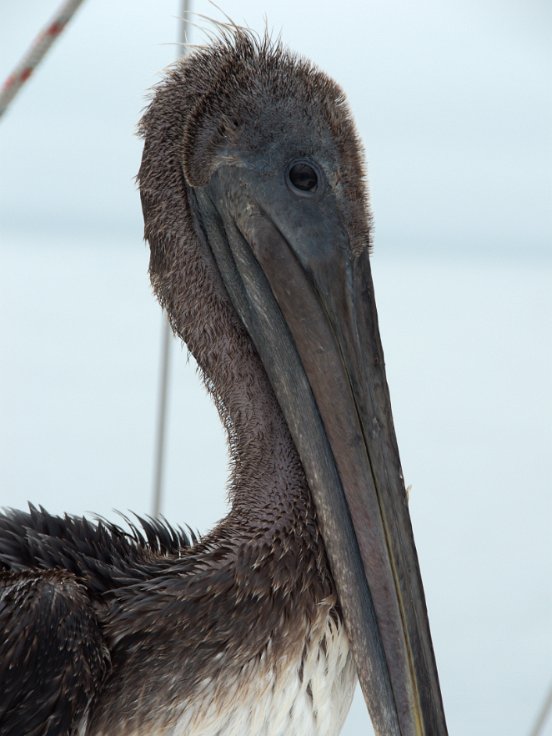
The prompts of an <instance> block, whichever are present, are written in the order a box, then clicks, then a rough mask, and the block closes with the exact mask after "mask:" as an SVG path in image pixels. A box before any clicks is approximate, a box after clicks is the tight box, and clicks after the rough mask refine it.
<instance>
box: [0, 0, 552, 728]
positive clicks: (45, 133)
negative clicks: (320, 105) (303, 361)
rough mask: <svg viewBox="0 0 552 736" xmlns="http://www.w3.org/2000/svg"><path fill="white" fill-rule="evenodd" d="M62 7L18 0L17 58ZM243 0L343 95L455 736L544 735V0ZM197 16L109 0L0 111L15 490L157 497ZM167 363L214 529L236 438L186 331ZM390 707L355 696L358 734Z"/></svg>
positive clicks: (90, 505)
mask: <svg viewBox="0 0 552 736" xmlns="http://www.w3.org/2000/svg"><path fill="white" fill-rule="evenodd" d="M56 6H57V3H56V2H50V0H48V1H46V0H41V1H40V2H39V1H38V0H27V1H26V2H25V3H21V2H19V1H18V0H6V1H5V2H4V3H2V5H1V7H0V76H7V74H8V73H9V71H10V70H11V67H12V66H13V65H14V63H15V62H16V61H17V60H18V59H19V57H20V55H21V53H22V52H23V50H24V49H26V47H27V45H28V43H29V42H30V40H31V39H32V38H33V36H34V35H35V33H36V32H37V31H38V29H39V28H40V27H41V25H42V23H43V22H45V21H46V20H47V19H48V18H49V17H50V15H51V13H52V12H53V11H54V10H55V8H56ZM223 8H224V10H225V11H226V12H228V13H229V14H230V15H231V16H232V17H233V18H234V19H235V20H236V21H237V22H240V23H244V22H245V23H247V24H248V25H250V26H251V27H253V28H255V29H258V30H261V29H262V28H263V27H264V23H265V15H266V16H267V22H268V25H269V28H270V29H272V30H273V31H274V32H275V33H276V34H277V33H280V32H281V35H282V38H283V40H284V42H285V43H286V44H287V45H289V47H291V48H292V49H294V50H296V51H297V52H299V53H301V54H303V55H305V56H307V57H309V58H311V59H312V60H313V61H315V62H316V63H317V64H318V65H319V66H321V67H322V68H323V69H324V70H325V71H327V72H328V73H330V74H331V75H332V76H333V77H334V78H335V79H336V80H337V81H338V82H339V83H340V84H341V85H342V86H343V88H344V89H345V91H346V93H347V95H348V98H349V102H350V104H351V107H352V109H353V112H354V115H355V119H356V121H357V125H358V128H359V132H360V135H361V138H362V140H363V141H364V144H365V148H366V160H367V171H368V179H369V182H370V190H371V201H372V206H373V210H374V218H375V251H374V256H373V270H374V281H375V286H376V295H377V299H378V308H379V314H380V323H381V330H382V338H383V343H384V347H385V351H386V360H387V370H388V379H389V383H390V387H391V395H392V400H393V407H394V416H395V422H396V426H397V434H398V440H399V446H400V448H401V456H402V462H403V467H404V470H405V476H406V480H407V483H411V484H412V487H413V488H412V493H411V502H410V505H411V513H412V517H413V526H414V531H415V536H416V540H417V546H418V552H419V556H420V560H421V566H422V575H423V579H424V584H425V588H426V596H427V600H428V607H429V612H430V620H431V625H432V632H433V638H434V644H435V650H436V654H437V660H438V663H439V669H440V676H441V684H442V689H443V695H444V699H445V707H446V710H447V714H448V719H449V726H450V731H451V733H454V734H459V735H460V736H462V735H464V734H465V735H466V736H479V735H481V736H483V735H484V734H485V735H486V734H489V733H500V734H501V736H509V735H510V734H511V735H512V736H514V735H515V736H518V735H519V734H524V733H527V734H528V733H529V729H530V725H531V723H532V721H533V720H534V718H535V716H536V712H537V710H538V707H539V705H540V703H541V702H542V699H543V697H544V694H545V691H546V688H547V687H548V684H549V683H550V680H551V679H552V671H551V668H550V661H552V637H551V636H550V621H551V617H552V605H551V591H550V580H551V579H552V576H551V573H552V570H551V562H552V560H551V554H550V551H549V546H550V545H549V540H550V538H551V533H552V529H551V526H552V524H551V519H552V513H551V512H552V509H551V503H550V479H549V461H548V456H549V451H550V445H551V441H552V427H551V421H550V416H552V390H551V388H550V378H549V377H550V374H551V372H552V349H551V344H550V337H549V336H550V334H551V327H552V325H551V321H552V320H551V316H552V295H551V292H552V290H551V289H550V283H551V276H552V248H551V241H552V239H551V235H552V219H551V218H552V216H551V211H552V210H551V207H550V204H551V172H552V166H551V164H552V151H551V149H552V143H551V135H550V131H551V130H552V119H551V118H552V104H551V97H550V92H549V81H548V80H549V78H550V71H551V68H550V67H551V58H550V56H551V52H550V48H551V44H550V30H551V18H550V5H549V3H546V2H534V1H533V2H521V1H520V2H513V1H511V0H503V1H502V2H498V0H497V1H496V2H495V1H494V0H483V1H482V2H475V1H472V0H465V1H464V2H462V3H442V2H419V3H409V2H383V0H382V1H381V2H380V1H377V2H369V3H367V2H348V3H343V4H342V5H341V6H339V8H338V9H337V10H336V7H335V5H330V4H329V3H324V2H297V0H296V1H295V2H288V1H287V0H283V1H281V2H278V3H274V4H271V5H269V4H268V3H263V2H262V1H259V0H257V1H256V2H253V0H251V1H250V2H238V1H237V0H236V2H228V3H225V4H223ZM194 9H195V10H196V11H197V12H198V13H204V14H207V15H211V16H212V15H215V16H217V17H220V16H218V13H217V11H216V9H214V8H213V7H212V6H210V5H209V4H208V3H206V2H202V3H200V2H199V0H198V1H197V4H196V5H195V6H194ZM178 15H179V7H178V3H177V2H175V1H174V0H171V1H170V2H169V0H160V1H158V2H155V3H154V2H138V1H137V0H133V1H132V2H131V1H130V0H119V2H117V3H110V2H107V0H88V2H85V3H84V4H83V6H82V8H81V9H80V10H79V11H78V14H77V15H76V17H75V19H74V21H73V22H72V24H71V25H70V26H69V27H68V28H67V30H66V32H65V33H64V35H63V36H62V38H61V39H60V40H59V41H58V43H57V44H56V46H55V47H54V48H53V49H52V51H51V54H50V55H49V56H48V58H47V59H46V60H45V62H44V64H43V66H42V67H41V68H40V69H39V70H38V71H37V72H36V74H35V75H34V76H33V78H31V80H30V81H29V83H28V84H27V87H26V88H25V89H24V90H23V91H22V92H21V94H20V95H19V97H18V98H17V99H16V100H15V101H14V103H13V106H12V108H11V109H10V110H9V111H8V113H7V114H6V115H5V116H4V118H3V119H1V120H0V258H1V261H2V276H3V279H2V289H1V291H0V300H1V305H2V309H0V334H2V341H3V342H2V349H1V353H0V359H1V362H0V373H1V379H2V380H1V381H0V443H1V447H2V448H3V449H2V451H1V452H0V504H2V505H4V504H5V505H8V506H17V507H21V506H23V505H24V504H25V503H26V501H27V500H33V501H34V502H36V503H42V504H44V505H45V506H46V507H47V508H49V509H50V510H52V511H54V512H62V511H65V510H67V511H71V512H74V513H84V512H86V511H96V512H98V513H102V514H105V515H110V516H113V509H120V510H123V511H126V510H127V509H129V508H130V509H133V510H135V511H137V512H144V511H148V510H149V508H150V503H151V479H152V454H153V443H154V429H155V412H156V401H157V380H158V359H159V345H160V327H161V315H160V312H159V309H158V307H157V305H156V304H155V301H154V299H153V297H152V295H151V293H150V289H149V285H148V283H147V276H146V270H147V249H146V246H144V244H143V242H142V222H141V212H140V206H139V199H138V195H137V192H136V187H135V183H134V176H135V174H136V171H137V169H138V166H139V161H140V154H141V143H140V141H139V140H138V139H137V138H136V136H135V135H134V130H135V126H136V122H137V120H138V119H139V116H140V112H141V110H142V109H143V108H144V105H145V104H146V101H147V98H146V91H147V90H148V89H149V88H151V86H152V85H153V84H155V83H156V82H157V81H158V80H159V79H160V78H161V74H162V70H163V68H164V67H165V66H166V65H167V64H168V63H170V62H171V61H172V60H173V58H174V57H175V55H176V53H177V46H176V45H175V39H176V37H177V28H176V26H177V16H178ZM197 23H198V24H199V25H200V26H205V25H206V22H205V21H204V20H202V19H201V18H198V19H197ZM201 39H202V34H201V32H200V30H199V29H197V28H195V27H194V28H193V29H192V32H191V41H192V42H201ZM171 371H172V381H171V403H170V412H169V414H170V422H169V445H168V452H167V480H166V495H165V501H164V511H165V513H166V515H167V517H168V518H169V519H170V520H171V521H174V522H177V523H190V524H191V525H192V526H193V527H195V528H199V529H200V530H202V531H205V530H206V529H208V528H209V527H210V526H212V525H213V524H214V523H215V522H216V520H217V519H219V518H220V517H221V516H222V515H223V514H224V513H225V508H226V507H225V492H224V487H225V482H226V466H225V444H224V436H223V433H222V430H221V429H220V426H219V424H218V419H217V417H216V413H215V410H214V408H213V407H212V406H211V404H210V402H209V399H208V397H207V396H206V394H205V391H204V390H203V389H202V388H201V386H200V384H199V381H198V379H197V376H196V375H195V369H194V363H193V360H192V359H189V358H188V356H187V354H186V351H185V349H183V348H182V347H181V346H179V345H177V344H176V343H175V344H174V345H173V351H172V363H171ZM368 723H369V720H368V717H367V715H366V712H365V708H364V705H363V702H362V699H361V698H357V699H356V700H355V704H354V706H353V710H352V713H351V716H350V718H349V720H348V722H347V725H346V728H345V730H344V733H345V734H346V736H356V735H358V734H361V733H362V734H365V733H370V731H369V725H368ZM544 733H545V734H546V736H550V734H552V725H551V724H550V723H549V724H548V730H546V731H545V732H544Z"/></svg>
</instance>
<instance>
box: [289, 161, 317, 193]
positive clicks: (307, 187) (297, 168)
mask: <svg viewBox="0 0 552 736" xmlns="http://www.w3.org/2000/svg"><path fill="white" fill-rule="evenodd" d="M288 178H289V181H290V183H291V187H292V189H295V190H298V192H297V193H298V194H300V193H302V192H307V193H308V192H315V191H316V189H317V187H318V174H317V173H316V171H315V170H314V168H313V167H312V166H311V165H310V164H309V163H307V162H306V161H297V162H296V163H294V164H292V165H291V166H290V167H289V171H288Z"/></svg>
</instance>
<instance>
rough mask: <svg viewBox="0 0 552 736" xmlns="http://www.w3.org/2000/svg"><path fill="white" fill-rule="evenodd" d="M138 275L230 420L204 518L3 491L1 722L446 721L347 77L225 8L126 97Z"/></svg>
mask: <svg viewBox="0 0 552 736" xmlns="http://www.w3.org/2000/svg"><path fill="white" fill-rule="evenodd" d="M140 133H141V135H142V136H143V138H144V152H143V158H142V164H141V167H140V172H139V175H138V182H139V187H140V194H141V199H142V207H143V214H144V222H145V237H146V239H147V241H148V242H149V245H150V250H151V259H150V276H151V281H152V284H153V288H154V291H155V293H156V295H157V297H158V299H159V301H160V303H161V305H162V306H163V307H164V308H165V310H166V311H167V314H168V316H169V319H170V321H171V325H172V327H173V329H174V331H175V333H176V334H177V335H179V336H180V337H181V338H182V339H183V340H184V341H185V343H186V344H187V346H188V348H189V349H190V351H191V352H192V353H193V355H194V356H195V358H196V360H197V363H198V366H199V370H200V372H201V375H202V377H203V380H204V381H205V384H206V386H207V388H208V390H209V392H210V394H211V396H212V397H213V400H214V401H215V404H216V406H217V408H218V411H219V414H220V416H221V420H222V422H223V423H224V426H225V428H226V431H227V434H228V444H229V449H230V456H231V464H230V467H231V477H230V485H229V487H230V494H229V495H230V502H231V503H230V511H229V513H228V515H227V516H226V518H225V519H223V520H222V521H221V522H220V523H219V524H218V525H217V526H216V527H215V528H214V529H213V530H212V531H211V532H210V533H208V534H207V535H206V536H205V537H203V538H202V539H196V538H193V537H192V538H190V537H189V536H187V535H186V534H184V533H183V532H182V531H181V530H180V529H177V528H172V527H170V526H168V525H167V524H165V523H161V522H159V521H153V520H140V519H139V520H138V521H136V522H135V523H134V524H131V525H130V527H129V528H126V530H124V529H122V528H120V527H118V526H116V525H114V524H112V523H108V522H105V521H97V522H91V521H88V520H86V519H83V518H77V517H73V516H69V515H66V516H64V517H63V518H61V517H56V516H51V515H49V514H48V513H47V512H46V511H45V510H43V509H41V508H38V509H37V508H35V507H31V508H30V510H29V511H28V512H22V511H11V512H7V513H6V514H5V515H4V516H2V517H0V647H1V649H0V736H12V735H13V736H15V734H17V736H20V735H21V734H26V735H27V736H45V735H48V736H54V735H55V734H75V735H77V734H78V735H79V736H107V735H108V734H110V735H111V734H120V735H121V736H131V735H132V736H138V734H140V735H144V736H149V735H151V736H153V735H154V734H155V736H161V735H163V736H169V735H171V736H184V735H185V736H223V735H224V736H238V734H239V735H240V736H247V735H250V736H284V735H285V736H303V735H304V736H315V735H317V736H334V735H335V734H338V733H339V731H340V729H341V726H342V724H343V721H344V719H345V716H346V714H347V711H348V709H349V705H350V702H351V697H352V693H353V689H354V686H355V682H356V680H357V677H358V679H359V681H360V684H361V687H362V690H363V693H364V696H365V699H366V702H367V706H368V709H369V711H370V715H371V718H372V721H373V723H374V728H375V731H376V733H377V734H378V736H399V735H401V736H421V735H422V734H425V736H442V735H443V734H446V724H445V718H444V714H443V707H442V702H441V695H440V690H439V682H438V677H437V670H436V666H435V660H434V655H433V649H432V644H431V637H430V632H429V624H428V620H427V613H426V608H425V601H424V593H423V587H422V583H421V578H420V573H419V568H418V562H417V556H416V550H415V546H414V541H413V536H412V530H411V525H410V518H409V513H408V506H407V499H406V493H405V489H404V483H403V477H402V471H401V466H400V460H399V454H398V449H397V443H396V438H395V433H394V428H393V420H392V414H391V405H390V400H389V394H388V388H387V382H386V378H385V368H384V359H383V351H382V347H381V342H380V338H379V332H378V325H377V311H376V305H375V301H374V291H373V286H372V280H371V273H370V262H369V249H370V216H369V210H368V205H367V199H366V193H365V187H364V170H363V164H362V154H361V148H360V144H359V141H358V138H357V134H356V131H355V127H354V124H353V121H352V118H351V115H350V112H349V110H348V107H347V105H346V102H345V98H344V95H343V92H342V91H341V89H340V88H339V87H338V86H337V85H336V84H335V83H334V82H333V81H332V80H330V79H329V78H328V77H327V76H326V75H325V74H324V73H322V72H321V71H319V70H318V69H316V68H315V67H314V66H313V65H312V64H310V63H309V62H308V61H305V60H303V59H300V58H298V57H296V56H294V55H293V54H291V53H289V52H287V51H285V50H284V49H283V48H282V47H281V46H280V45H279V44H274V43H272V42H270V40H268V39H267V38H266V37H265V38H260V39H259V38H256V37H255V36H254V35H253V34H252V33H250V32H249V31H245V30H243V29H238V28H235V29H233V30H231V31H226V32H225V33H223V34H222V38H220V39H219V40H217V41H216V42H214V43H213V44H212V45H210V46H208V47H205V48H201V49H199V50H197V51H195V52H194V53H192V54H190V55H189V56H188V57H187V58H186V59H185V60H182V61H180V62H179V63H178V64H177V65H175V66H174V67H173V68H172V69H171V70H170V72H169V73H168V75H167V76H166V78H165V79H164V81H163V82H162V83H161V84H160V86H159V87H158V88H157V89H156V91H155V93H154V95H153V99H152V101H151V104H150V106H149V108H148V109H147V111H146V113H145V115H144V117H143V119H142V121H141V123H140Z"/></svg>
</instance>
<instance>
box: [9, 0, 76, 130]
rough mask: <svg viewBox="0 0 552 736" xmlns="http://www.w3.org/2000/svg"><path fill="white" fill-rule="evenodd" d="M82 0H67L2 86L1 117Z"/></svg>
mask: <svg viewBox="0 0 552 736" xmlns="http://www.w3.org/2000/svg"><path fill="white" fill-rule="evenodd" d="M82 2H83V0H66V2H64V3H63V5H62V6H61V7H60V8H59V10H58V11H57V13H56V14H55V15H54V17H53V18H52V20H51V21H50V22H49V23H48V25H47V26H46V28H44V29H43V30H42V31H41V32H40V33H39V35H38V36H37V37H36V38H35V40H34V41H33V43H32V45H31V47H30V49H29V50H28V51H27V53H26V54H25V56H24V57H23V58H22V59H21V61H20V62H19V64H18V65H17V66H16V67H15V69H14V70H13V71H12V73H11V74H10V75H9V77H8V78H7V79H6V81H5V82H4V84H3V86H2V90H1V91H0V117H1V116H2V115H3V114H4V113H5V112H6V110H7V109H8V106H9V105H10V103H11V102H12V100H13V99H14V97H15V96H16V95H17V93H18V92H19V90H20V89H21V87H22V86H23V85H24V84H25V82H26V81H27V79H29V77H30V76H31V74H32V73H33V72H34V70H35V69H36V67H37V66H38V65H39V64H40V62H41V61H42V59H43V58H44V56H45V55H46V52H47V51H48V50H49V48H50V47H51V46H52V44H53V43H54V41H55V40H56V38H59V36H60V35H61V32H62V31H63V29H64V28H65V26H66V25H67V23H68V22H69V21H70V20H71V18H72V17H73V16H74V15H75V12H76V11H77V9H78V7H79V5H81V3H82Z"/></svg>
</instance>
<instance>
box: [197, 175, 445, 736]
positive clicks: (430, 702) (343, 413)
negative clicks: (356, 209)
mask: <svg viewBox="0 0 552 736" xmlns="http://www.w3.org/2000/svg"><path fill="white" fill-rule="evenodd" d="M284 189H285V187H284ZM193 196H195V197H197V204H198V205H199V206H197V207H196V208H195V210H196V212H201V213H202V219H201V222H200V223H198V227H197V228H196V229H197V230H198V231H199V232H201V233H203V235H204V236H205V240H206V242H207V243H208V246H209V248H210V249H211V252H212V254H213V256H214V259H215V262H216V264H217V267H218V270H219V271H220V273H221V276H222V279H223V281H224V284H225V287H226V289H227V292H228V294H229V297H230V299H231V300H232V302H233V304H234V307H235V308H236V310H237V312H238V314H239V315H240V317H241V319H242V321H243V323H244V324H245V327H246V329H247V330H248V332H249V334H250V335H251V338H252V340H253V342H254V344H255V346H256V349H257V351H258V353H259V355H260V358H261V360H262V362H263V364H264V366H265V369H266V371H267V374H268V376H269V379H270V381H271V384H272V386H273V389H274V392H275V394H276V397H277V399H278V402H279V404H280V406H281V409H282V412H283V414H284V416H285V418H286V421H287V424H288V427H289V430H290V432H291V435H292V437H293V440H294V442H295V445H296V447H297V450H298V452H299V455H300V458H301V461H302V463H303V466H304V469H305V473H306V477H307V481H308V483H309V487H310V490H311V493H312V495H313V498H314V502H315V506H316V509H317V513H318V518H319V523H320V528H321V531H322V535H323V538H324V543H325V545H326V550H327V554H328V559H329V562H330V566H331V569H332V573H333V577H334V580H335V584H336V587H337V592H338V597H339V602H340V605H341V609H342V612H343V617H344V621H345V626H346V630H347V634H348V637H349V641H350V645H351V649H352V652H353V656H354V659H355V663H356V667H357V672H358V677H359V680H360V684H361V686H362V690H363V693H364V696H365V699H366V702H367V705H368V709H369V711H370V715H371V718H372V721H373V724H374V728H375V731H376V733H377V734H378V735H380V736H384V735H385V736H399V734H400V735H401V736H414V735H416V736H419V735H422V734H424V735H425V736H442V735H443V734H446V733H447V730H446V724H445V717H444V713H443V706H442V701H441V694H440V689H439V680H438V675H437V669H436V665H435V658H434V654H433V647H432V642H431V635H430V631H429V623H428V618H427V611H426V605H425V599H424V592H423V586H422V581H421V577H420V571H419V566H418V559H417V555H416V548H415V545H414V539H413V535H412V528H411V523H410V516H409V512H408V506H407V498H406V492H405V488H404V482H403V476H402V471H401V465H400V459H399V452H398V448H397V441H396V437H395V430H394V426H393V418H392V413H391V403H390V398H389V392H388V387H387V381H386V377H385V367H384V358H383V351H382V346H381V342H380V337H379V330H378V320H377V311H376V304H375V301H374V291H373V286H372V278H371V273H370V264H369V259H368V253H367V249H364V250H363V251H362V252H361V253H359V254H356V255H354V254H353V253H352V252H351V246H350V237H349V234H348V232H347V229H346V227H345V225H344V224H343V222H342V218H341V215H340V211H339V206H338V203H337V202H336V200H335V195H333V194H332V193H331V192H330V191H326V193H324V194H323V195H321V197H318V198H316V197H314V198H312V199H308V198H305V200H304V201H302V202H301V203H300V206H298V205H297V202H296V199H294V198H293V194H292V193H290V192H286V191H283V190H281V189H279V188H276V190H275V187H274V183H273V182H271V181H270V180H268V179H267V180H266V181H259V177H258V176H252V175H250V174H249V173H248V172H247V171H245V172H240V176H239V177H238V179H237V177H236V172H235V170H233V169H231V167H230V166H226V167H225V166H222V167H220V168H219V169H218V170H217V172H216V173H215V174H214V175H213V177H212V179H211V182H210V183H209V185H208V186H207V187H204V188H201V189H197V190H193Z"/></svg>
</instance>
